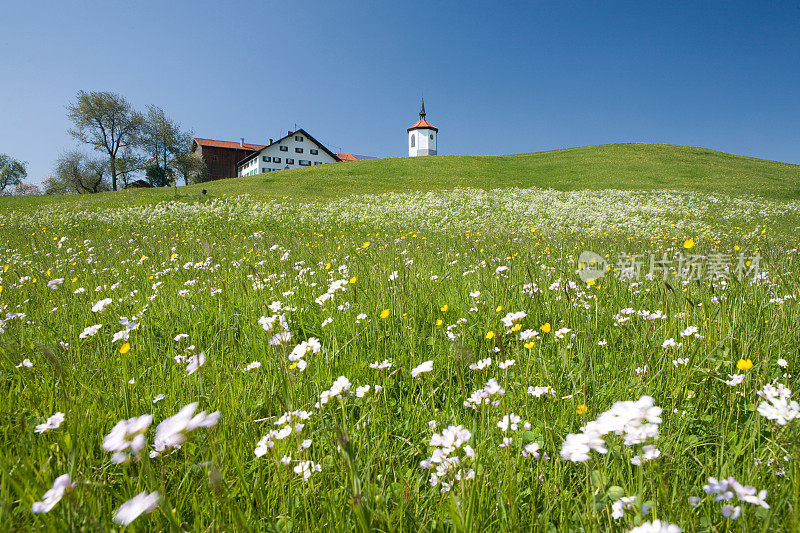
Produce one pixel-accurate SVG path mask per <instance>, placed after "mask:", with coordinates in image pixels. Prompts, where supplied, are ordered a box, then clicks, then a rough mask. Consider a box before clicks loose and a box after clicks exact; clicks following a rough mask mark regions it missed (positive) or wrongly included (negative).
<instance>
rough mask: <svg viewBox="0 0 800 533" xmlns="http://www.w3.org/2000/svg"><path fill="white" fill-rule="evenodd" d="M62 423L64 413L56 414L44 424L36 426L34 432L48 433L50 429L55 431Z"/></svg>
mask: <svg viewBox="0 0 800 533" xmlns="http://www.w3.org/2000/svg"><path fill="white" fill-rule="evenodd" d="M63 422H64V413H62V412H58V413H56V414H54V415H53V416H51V417H49V418H48V419H47V421H45V423H44V424H38V425H37V426H36V430H35V431H36V433H44V432H45V431H49V430H51V429H57V428H58V427H59V426H60V425H61V424H62V423H63Z"/></svg>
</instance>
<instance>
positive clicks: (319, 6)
mask: <svg viewBox="0 0 800 533" xmlns="http://www.w3.org/2000/svg"><path fill="white" fill-rule="evenodd" d="M13 6H14V7H13V9H10V8H9V6H8V5H7V6H6V7H5V8H4V9H2V14H3V15H2V18H3V20H2V31H0V73H2V75H0V153H7V154H9V155H11V156H13V157H16V158H17V159H22V160H25V161H28V162H29V165H28V170H29V181H33V182H38V181H40V180H41V178H43V177H45V176H46V175H47V174H48V173H51V172H52V168H53V164H54V161H55V159H56V158H57V157H58V155H59V153H61V152H62V151H64V150H66V149H69V148H72V147H74V146H76V144H77V143H76V141H74V140H73V139H72V138H70V137H69V135H68V134H67V129H68V128H69V123H68V120H67V118H66V116H65V115H66V112H65V106H66V105H67V104H68V102H70V100H72V99H74V96H75V93H76V92H77V91H78V90H80V89H84V90H109V91H114V92H118V93H120V94H122V95H124V96H125V97H126V98H128V99H129V100H130V101H131V103H132V104H133V105H134V106H135V107H138V108H141V109H144V107H145V106H146V105H147V104H155V105H158V106H161V107H163V108H164V109H165V110H166V112H167V114H168V115H170V116H171V117H172V118H174V119H175V120H178V121H179V122H180V123H181V124H182V125H183V126H184V127H185V128H186V129H191V130H193V131H194V132H195V135H196V136H198V137H206V138H214V139H223V140H238V139H239V138H240V137H244V138H245V139H246V140H247V141H248V142H253V143H266V141H267V139H268V138H270V137H272V138H278V137H280V136H282V135H284V134H285V132H286V130H288V129H293V128H294V126H295V124H297V126H298V127H303V128H305V129H306V130H308V132H309V133H311V134H312V135H314V136H315V137H316V138H317V139H319V140H320V141H322V142H324V143H326V144H328V146H329V147H331V148H333V149H334V150H335V151H345V152H350V153H356V154H364V155H375V156H380V157H397V156H404V155H406V153H407V148H406V128H407V127H408V126H409V125H411V124H412V123H413V122H415V121H416V120H417V118H418V117H417V112H418V109H419V99H420V96H422V95H423V94H424V96H425V104H426V108H427V111H428V117H427V118H428V120H429V121H430V122H432V123H433V124H435V125H436V126H438V127H439V130H440V131H439V153H440V154H442V155H446V154H509V153H521V152H533V151H539V150H548V149H556V148H564V147H572V146H583V145H592V144H602V143H611V142H624V141H641V142H657V143H673V144H685V145H692V146H704V147H708V148H712V149H717V150H723V151H727V152H733V153H739V154H744V155H751V156H755V157H761V158H766V159H775V160H780V161H788V162H792V163H800V3H798V2H796V1H793V2H784V3H781V2H769V3H767V2H755V1H750V2H735V1H730V2H710V1H709V2H706V1H701V2H685V3H682V2H671V1H670V2H643V1H635V2H625V3H613V2H610V1H609V2H597V1H590V2H552V3H538V2H519V3H517V2H493V1H482V2H471V1H464V0H462V1H459V2H436V1H433V0H430V1H428V2H413V1H402V2H397V1H387V2H383V1H369V2H363V3H349V2H336V1H330V0H327V1H321V2H306V1H300V0H281V1H271V0H270V1H268V0H262V1H254V2H227V1H219V0H217V1H215V2H208V1H202V0H195V1H192V2H181V1H177V0H175V1H173V0H169V1H163V0H162V1H157V2H156V1H153V2H150V1H138V0H130V1H127V2H116V1H107V0H103V1H88V0H85V1H71V0H59V1H54V2H39V1H28V2H14V3H13Z"/></svg>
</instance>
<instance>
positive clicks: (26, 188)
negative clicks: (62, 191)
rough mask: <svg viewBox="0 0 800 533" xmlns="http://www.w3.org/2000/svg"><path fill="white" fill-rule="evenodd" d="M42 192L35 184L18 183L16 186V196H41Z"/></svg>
mask: <svg viewBox="0 0 800 533" xmlns="http://www.w3.org/2000/svg"><path fill="white" fill-rule="evenodd" d="M40 194H42V190H41V189H40V188H39V187H38V186H36V185H34V184H33V183H18V184H17V185H15V186H14V196H39V195H40Z"/></svg>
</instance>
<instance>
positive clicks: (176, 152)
mask: <svg viewBox="0 0 800 533" xmlns="http://www.w3.org/2000/svg"><path fill="white" fill-rule="evenodd" d="M191 143H192V134H191V132H183V131H181V126H180V124H179V123H177V122H175V121H173V120H171V119H170V118H169V117H167V115H166V113H164V110H163V109H161V108H160V107H157V106H153V105H151V106H147V115H145V118H144V124H143V126H142V133H141V136H140V138H139V145H140V146H141V148H142V149H143V150H144V151H145V152H146V153H147V154H148V155H149V159H148V163H149V164H148V172H147V176H148V181H150V182H151V183H152V184H153V185H154V186H156V187H160V186H163V185H157V184H156V183H163V184H165V185H168V184H170V183H174V180H172V179H171V178H172V177H173V176H174V174H175V168H174V165H175V158H176V157H178V156H180V155H181V154H184V153H187V152H188V151H189V149H190V148H191ZM151 167H158V168H160V169H161V171H160V172H157V171H155V170H152V169H151ZM151 176H152V177H153V179H151V178H150V177H151Z"/></svg>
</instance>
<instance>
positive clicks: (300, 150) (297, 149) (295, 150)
mask: <svg viewBox="0 0 800 533" xmlns="http://www.w3.org/2000/svg"><path fill="white" fill-rule="evenodd" d="M294 153H296V154H302V153H303V149H302V148H295V149H294Z"/></svg>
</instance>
